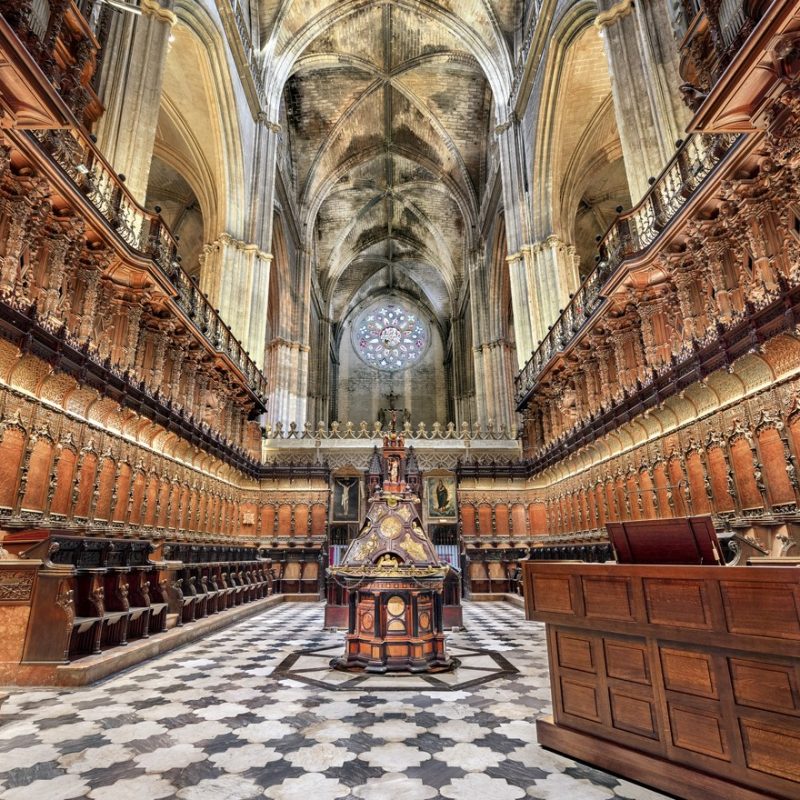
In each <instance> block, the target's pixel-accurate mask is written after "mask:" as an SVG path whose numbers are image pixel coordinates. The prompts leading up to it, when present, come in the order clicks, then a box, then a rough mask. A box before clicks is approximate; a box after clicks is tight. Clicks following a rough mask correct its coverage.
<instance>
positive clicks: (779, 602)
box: [524, 518, 800, 800]
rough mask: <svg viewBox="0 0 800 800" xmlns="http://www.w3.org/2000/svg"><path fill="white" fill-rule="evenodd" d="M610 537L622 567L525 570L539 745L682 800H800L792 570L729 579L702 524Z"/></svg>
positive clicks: (799, 581)
mask: <svg viewBox="0 0 800 800" xmlns="http://www.w3.org/2000/svg"><path fill="white" fill-rule="evenodd" d="M608 528H609V535H610V537H611V539H612V541H613V543H614V547H615V550H616V552H617V559H618V561H617V563H607V564H597V563H594V564H593V563H580V562H561V563H556V562H546V561H545V562H536V561H530V562H527V563H526V564H525V565H524V583H525V599H526V611H527V616H528V618H529V619H533V620H537V621H540V622H544V623H546V632H547V648H548V657H549V666H550V677H551V684H552V694H553V716H552V718H547V719H543V720H539V722H538V723H537V732H538V739H539V743H540V744H541V745H543V746H544V747H547V748H550V749H553V750H556V751H559V752H562V753H565V754H568V755H570V756H572V757H573V758H577V759H579V760H582V761H586V762H588V763H590V764H594V765H596V766H598V767H601V768H603V769H607V770H610V771H611V772H615V773H617V774H620V775H623V776H625V777H627V778H631V779H633V780H636V781H640V782H641V783H644V784H647V785H649V786H653V787H655V788H657V789H660V790H663V791H667V792H669V793H671V794H673V795H675V796H677V797H681V798H686V799H687V800H699V799H700V798H702V800H717V799H718V800H765V798H773V799H775V798H782V800H790V798H792V799H793V800H797V798H800V567H798V566H796V565H792V566H780V565H774V564H770V565H768V566H755V565H750V566H735V567H728V566H725V565H724V563H723V562H722V559H721V551H720V550H719V545H718V543H717V539H716V536H715V533H714V529H713V525H712V524H711V520H710V518H688V519H686V520H651V521H641V522H636V523H609V525H608ZM659 561H660V562H662V563H658V562H659ZM788 563H790V564H791V562H788Z"/></svg>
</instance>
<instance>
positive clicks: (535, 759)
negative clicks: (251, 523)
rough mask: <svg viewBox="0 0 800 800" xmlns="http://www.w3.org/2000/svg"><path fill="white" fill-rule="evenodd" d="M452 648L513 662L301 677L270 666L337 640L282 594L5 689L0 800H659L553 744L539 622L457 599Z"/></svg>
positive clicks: (313, 612) (317, 610)
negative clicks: (77, 669) (438, 676)
mask: <svg viewBox="0 0 800 800" xmlns="http://www.w3.org/2000/svg"><path fill="white" fill-rule="evenodd" d="M464 611H465V623H466V630H465V631H462V632H459V633H454V634H452V635H450V636H449V637H448V642H449V643H450V644H451V646H452V648H453V650H454V651H455V650H459V649H461V650H464V651H472V652H474V651H477V650H480V651H486V650H489V651H492V652H494V653H499V654H502V656H503V659H504V660H507V661H508V662H509V663H510V664H512V665H513V667H515V668H516V669H517V670H518V672H517V673H515V674H507V675H504V676H503V677H502V678H501V679H499V680H493V681H492V682H490V683H481V684H479V685H472V686H468V687H466V688H465V687H459V688H455V689H452V688H451V690H450V691H446V692H445V691H436V690H435V689H432V688H431V687H425V688H415V689H413V690H410V691H407V690H402V689H399V690H398V689H396V688H395V689H393V690H392V691H385V690H371V689H368V688H363V687H358V686H356V687H354V688H352V689H351V690H349V691H347V692H341V691H337V690H335V689H330V688H324V687H319V686H310V685H308V684H307V683H303V682H300V681H297V680H295V679H294V678H292V677H286V676H284V675H281V674H280V673H276V668H277V667H278V666H279V665H280V664H281V663H282V662H284V661H285V660H286V659H287V657H288V656H289V655H290V654H292V653H295V652H296V651H297V650H298V649H302V650H317V651H319V650H324V649H331V648H334V647H336V646H337V644H338V645H343V634H341V633H332V632H328V631H324V630H323V629H322V624H323V608H322V606H321V605H316V604H313V605H312V604H305V603H302V604H285V605H281V606H278V607H276V608H275V609H271V610H269V611H266V612H264V613H263V614H260V615H258V616H256V617H252V618H250V619H247V620H245V621H243V622H241V623H239V624H238V625H236V626H233V627H231V628H229V629H227V630H225V631H222V632H219V633H216V634H214V635H212V636H209V637H207V638H205V639H203V640H202V641H200V642H196V643H194V644H192V645H188V646H186V647H184V648H181V649H179V650H175V651H172V652H171V653H169V654H166V655H164V656H161V657H159V658H156V659H153V660H152V661H150V662H148V663H146V664H143V665H141V666H138V667H135V668H133V669H131V670H128V671H127V672H125V673H122V674H120V675H117V676H115V677H112V678H109V679H107V680H105V681H103V682H102V683H100V684H97V685H95V686H91V687H84V688H81V689H74V690H67V689H48V690H10V693H9V697H8V699H7V700H6V701H5V702H4V704H3V705H2V707H0V797H2V798H3V800H44V798H46V800H72V799H73V798H88V799H89V800H160V799H161V798H177V799H178V800H249V798H264V797H266V798H272V800H309V798H313V800H336V799H338V798H356V799H357V800H389V798H391V800H428V798H437V797H444V798H453V800H462V798H469V797H479V798H481V800H518V799H520V798H525V797H530V798H542V800H547V799H550V798H552V799H554V800H555V798H558V799H559V800H561V798H570V800H612V799H613V798H624V799H625V800H657V799H658V798H663V797H664V795H660V794H658V793H656V792H653V791H651V790H648V789H645V788H643V787H641V786H638V785H635V784H632V783H629V782H627V781H624V780H621V779H618V778H616V777H614V776H612V775H609V774H607V773H604V772H602V771H600V770H596V769H593V768H591V767H588V766H586V765H583V764H578V763H576V762H574V761H572V760H571V759H568V758H565V757H562V756H560V755H557V754H554V753H550V752H548V751H545V750H543V749H541V748H540V747H539V746H538V745H537V744H536V727H535V721H536V719H537V718H538V717H539V716H541V715H546V714H549V713H550V689H549V685H548V670H547V652H546V649H545V640H544V628H543V626H541V625H539V624H537V623H533V622H528V621H526V620H525V618H524V615H523V613H522V612H521V611H520V610H519V609H517V608H515V607H513V606H511V605H508V604H502V603H468V604H465V609H464Z"/></svg>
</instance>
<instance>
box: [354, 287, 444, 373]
mask: <svg viewBox="0 0 800 800" xmlns="http://www.w3.org/2000/svg"><path fill="white" fill-rule="evenodd" d="M353 345H354V346H355V349H356V352H357V353H358V355H359V356H360V357H361V359H362V360H363V361H364V362H366V363H367V364H369V365H370V366H371V367H377V368H378V369H383V370H386V371H388V372H394V371H396V370H400V369H405V368H406V367H410V366H411V365H412V364H416V363H418V362H419V361H421V360H422V357H423V355H425V351H426V350H427V348H428V329H427V325H426V324H425V322H424V320H422V319H421V318H420V316H419V314H417V313H416V312H414V311H412V310H411V309H410V308H408V307H406V306H405V305H403V304H402V303H398V302H392V303H378V304H376V305H372V306H370V307H369V308H368V309H366V310H365V311H363V312H362V313H361V315H360V316H359V317H358V319H357V320H356V324H355V326H354V327H353Z"/></svg>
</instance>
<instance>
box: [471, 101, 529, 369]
mask: <svg viewBox="0 0 800 800" xmlns="http://www.w3.org/2000/svg"><path fill="white" fill-rule="evenodd" d="M495 134H496V135H497V141H498V145H499V149H500V170H501V172H502V178H503V208H504V209H505V222H506V241H507V243H508V253H509V255H508V258H507V259H506V262H507V263H508V271H509V276H510V279H511V305H512V308H513V309H514V338H515V340H516V343H517V367H518V368H520V369H521V368H522V367H523V366H524V365H525V362H526V361H527V360H528V359H529V358H530V355H531V352H532V351H533V349H534V347H535V346H536V344H537V341H538V340H537V339H536V338H535V334H534V329H533V319H534V309H535V308H536V296H535V292H534V289H533V285H532V284H531V282H530V278H529V271H528V265H527V263H526V258H525V254H524V253H523V251H522V248H523V245H524V243H525V242H528V241H530V234H529V231H530V219H529V213H528V193H527V192H526V191H525V178H524V175H525V159H524V157H523V150H522V147H521V137H522V132H521V130H520V125H519V120H517V119H516V118H515V117H513V116H512V117H511V118H510V119H509V120H507V121H506V122H504V123H503V124H502V125H498V127H497V128H495ZM540 338H541V337H540ZM476 380H477V376H476Z"/></svg>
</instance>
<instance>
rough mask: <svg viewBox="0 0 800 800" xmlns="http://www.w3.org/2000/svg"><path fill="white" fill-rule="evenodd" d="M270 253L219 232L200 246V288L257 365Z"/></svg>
mask: <svg viewBox="0 0 800 800" xmlns="http://www.w3.org/2000/svg"><path fill="white" fill-rule="evenodd" d="M271 263H272V255H271V254H270V253H266V252H264V251H263V250H261V249H260V248H259V247H258V245H256V244H253V243H250V242H243V241H241V240H240V239H236V238H234V237H233V236H231V235H230V234H228V233H223V234H221V235H220V236H219V238H217V240H216V241H215V242H212V243H211V244H207V245H205V246H204V247H203V252H202V254H201V255H200V288H201V289H202V291H203V292H205V293H206V294H207V295H208V299H209V301H210V302H211V304H212V305H213V306H214V307H215V308H218V309H219V312H220V315H221V316H222V319H224V320H225V321H226V322H227V323H228V324H229V325H230V326H231V330H232V331H233V335H234V336H235V337H236V338H237V339H238V340H239V341H240V342H241V343H242V346H243V347H244V349H245V350H246V351H247V352H248V353H250V355H251V357H252V359H253V360H254V361H255V362H256V364H257V365H258V366H259V367H263V366H264V339H265V337H266V332H267V298H268V296H269V270H270V265H271Z"/></svg>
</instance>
